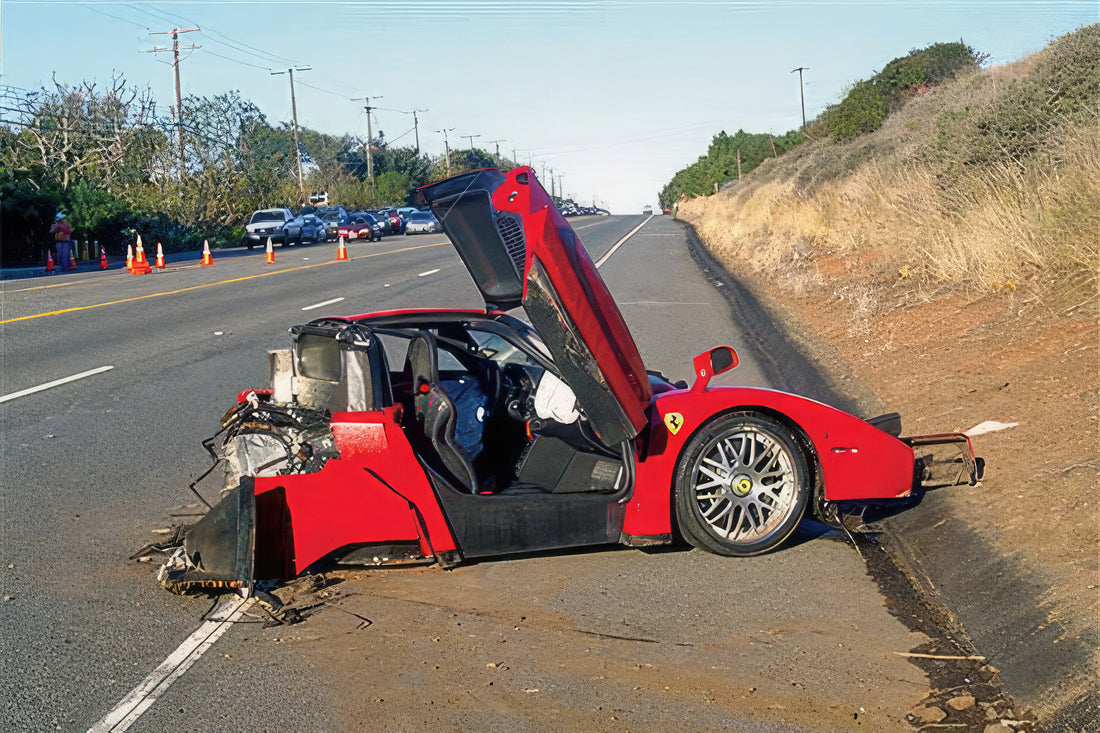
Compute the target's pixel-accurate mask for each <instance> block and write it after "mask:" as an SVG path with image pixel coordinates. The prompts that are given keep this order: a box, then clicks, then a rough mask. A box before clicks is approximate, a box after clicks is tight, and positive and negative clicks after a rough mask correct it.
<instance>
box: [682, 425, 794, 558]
mask: <svg viewBox="0 0 1100 733" xmlns="http://www.w3.org/2000/svg"><path fill="white" fill-rule="evenodd" d="M809 496H810V471H809V468H808V466H807V463H806V457H805V455H804V454H803V453H802V450H801V449H800V448H799V445H798V440H797V439H796V438H795V436H794V435H793V434H792V433H791V431H790V430H789V429H788V428H787V427H786V426H784V425H782V424H781V423H779V422H777V421H776V420H774V419H772V418H770V417H767V416H765V415H761V414H759V413H753V412H745V413H735V414H732V415H727V416H725V417H721V418H718V419H717V420H714V421H713V422H712V423H711V424H709V425H707V426H706V427H705V428H703V430H702V431H700V432H699V433H698V434H697V435H696V436H695V437H693V438H692V439H691V441H690V442H689V443H688V445H687V448H686V449H685V451H684V455H683V456H682V457H681V459H680V463H679V466H678V467H677V471H676V520H677V524H678V526H679V528H680V532H681V534H683V536H684V539H686V540H687V541H688V542H690V543H691V544H692V545H694V546H696V547H698V548H700V549H703V550H708V551H709V552H714V553H717V554H719V555H740V556H747V555H757V554H760V553H762V552H767V551H768V550H772V549H774V548H776V547H778V546H779V545H780V544H782V543H783V541H784V540H786V539H787V537H789V536H790V534H791V532H793V531H794V529H795V527H796V526H797V525H798V522H799V520H801V519H802V515H803V513H804V512H805V510H806V504H807V501H808V499H809Z"/></svg>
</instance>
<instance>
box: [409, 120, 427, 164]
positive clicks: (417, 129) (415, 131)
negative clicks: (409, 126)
mask: <svg viewBox="0 0 1100 733" xmlns="http://www.w3.org/2000/svg"><path fill="white" fill-rule="evenodd" d="M427 111H428V110H426V109H414V110H413V112H412V115H413V137H415V138H416V154H417V155H420V127H419V126H418V125H419V123H418V122H417V119H416V113H417V112H427Z"/></svg>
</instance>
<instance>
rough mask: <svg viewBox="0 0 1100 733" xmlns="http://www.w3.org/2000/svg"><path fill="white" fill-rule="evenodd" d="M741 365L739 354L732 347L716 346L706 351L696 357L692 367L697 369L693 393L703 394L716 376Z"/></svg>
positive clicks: (692, 388)
mask: <svg viewBox="0 0 1100 733" xmlns="http://www.w3.org/2000/svg"><path fill="white" fill-rule="evenodd" d="M738 363H740V362H739V361H738V359H737V352H736V351H734V349H733V347H732V346H715V347H714V348H713V349H711V350H710V351H704V352H703V353H702V354H699V356H697V357H695V360H694V361H693V362H692V365H693V366H694V367H695V383H694V384H692V385H691V391H692V392H702V391H703V390H704V389H706V388H707V384H708V383H709V382H710V380H711V378H713V377H714V376H715V375H716V374H722V373H724V372H728V371H729V370H730V369H733V368H734V367H736V366H737V365H738Z"/></svg>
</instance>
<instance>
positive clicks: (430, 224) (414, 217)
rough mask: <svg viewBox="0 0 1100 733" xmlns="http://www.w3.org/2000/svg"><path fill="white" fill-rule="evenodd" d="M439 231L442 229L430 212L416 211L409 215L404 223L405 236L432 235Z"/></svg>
mask: <svg viewBox="0 0 1100 733" xmlns="http://www.w3.org/2000/svg"><path fill="white" fill-rule="evenodd" d="M441 231H443V227H441V226H440V225H439V220H438V219H436V218H435V215H434V214H432V212H430V211H416V212H414V213H412V214H409V218H408V220H407V221H406V222H405V234H434V233H436V232H441Z"/></svg>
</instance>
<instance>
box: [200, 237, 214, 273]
mask: <svg viewBox="0 0 1100 733" xmlns="http://www.w3.org/2000/svg"><path fill="white" fill-rule="evenodd" d="M200 264H201V265H202V266H203V267H213V266H214V256H213V255H211V254H210V240H209V239H204V240H202V262H201V263H200Z"/></svg>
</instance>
